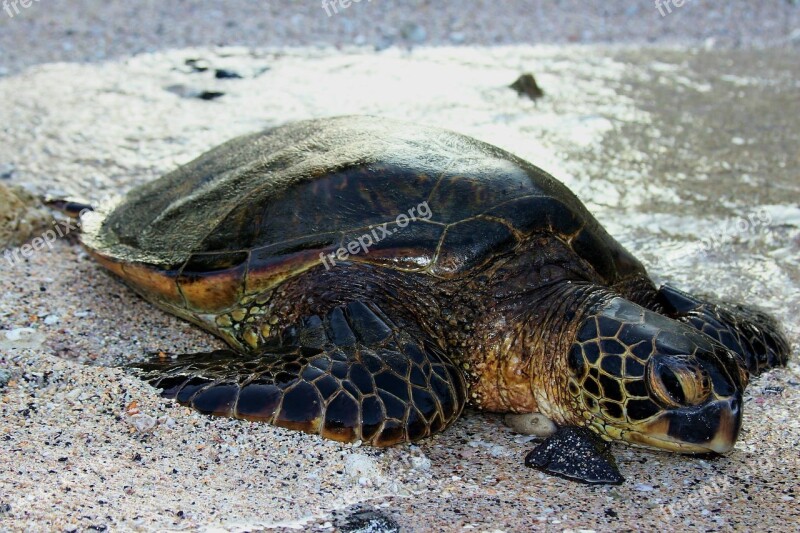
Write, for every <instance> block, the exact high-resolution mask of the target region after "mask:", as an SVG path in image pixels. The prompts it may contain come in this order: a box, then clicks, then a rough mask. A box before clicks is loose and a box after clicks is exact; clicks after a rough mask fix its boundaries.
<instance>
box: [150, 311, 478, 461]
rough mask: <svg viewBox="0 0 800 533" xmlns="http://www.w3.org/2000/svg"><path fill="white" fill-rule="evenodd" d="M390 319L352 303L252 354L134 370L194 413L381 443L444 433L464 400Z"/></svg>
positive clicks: (459, 388) (447, 365)
mask: <svg viewBox="0 0 800 533" xmlns="http://www.w3.org/2000/svg"><path fill="white" fill-rule="evenodd" d="M378 312H379V311H378ZM388 322H389V321H388V320H384V319H381V318H379V317H378V315H377V314H376V312H373V310H372V309H370V308H369V307H368V306H367V305H365V304H363V303H361V302H354V303H350V304H348V305H347V306H343V307H337V308H335V309H333V310H332V311H331V312H330V313H328V315H327V316H325V317H324V318H320V317H319V316H311V317H308V318H306V319H304V320H302V321H301V323H300V324H298V325H297V326H296V327H294V328H290V329H289V330H287V332H286V334H285V335H284V342H283V345H282V346H277V347H274V348H270V349H267V350H266V351H264V352H262V353H261V354H259V355H256V356H252V355H242V354H239V353H237V352H233V351H230V350H219V351H215V352H210V353H199V354H191V355H182V356H178V358H177V359H170V360H166V361H162V360H156V361H151V362H147V363H142V364H137V365H135V367H136V368H138V369H140V372H141V373H142V377H143V378H144V379H146V380H147V381H149V382H150V383H151V384H152V385H153V386H155V387H157V388H161V389H163V392H162V396H164V397H167V398H175V399H176V400H177V401H178V402H179V403H181V404H182V405H187V406H190V407H192V408H194V409H196V410H198V411H200V412H202V413H206V414H211V415H216V416H227V417H235V418H242V419H246V420H252V421H263V422H267V423H271V424H274V425H276V426H281V427H285V428H289V429H295V430H300V431H305V432H307V433H318V434H320V435H322V436H323V437H326V438H329V439H333V440H337V441H343V442H352V441H357V440H361V441H363V442H364V443H366V444H372V445H374V446H389V445H392V444H396V443H400V442H409V441H416V440H418V439H421V438H423V437H426V436H429V435H431V434H434V433H436V432H438V431H441V430H443V429H444V428H446V427H447V426H448V425H450V424H451V423H452V422H453V421H454V420H455V419H456V418H457V417H458V415H459V414H460V412H461V409H462V408H463V406H464V403H465V397H466V396H465V385H464V380H463V377H462V375H461V373H460V371H459V370H458V369H457V368H456V367H455V366H454V365H453V364H452V363H451V362H450V361H449V360H448V359H447V357H446V356H445V355H444V354H443V353H441V352H440V351H439V350H438V349H436V348H435V347H434V346H433V345H432V344H431V343H427V342H424V341H423V342H420V341H419V340H417V339H415V338H414V337H412V336H411V335H410V334H408V333H406V332H403V331H400V330H398V329H397V328H396V327H395V326H393V325H390V324H388Z"/></svg>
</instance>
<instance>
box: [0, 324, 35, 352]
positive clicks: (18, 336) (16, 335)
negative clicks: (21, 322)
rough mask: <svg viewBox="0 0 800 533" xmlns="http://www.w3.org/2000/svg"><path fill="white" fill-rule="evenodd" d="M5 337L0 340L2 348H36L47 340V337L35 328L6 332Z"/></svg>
mask: <svg viewBox="0 0 800 533" xmlns="http://www.w3.org/2000/svg"><path fill="white" fill-rule="evenodd" d="M4 337H5V338H4V339H0V348H36V347H37V346H40V345H41V344H42V343H43V342H44V340H45V336H44V335H43V334H42V333H40V332H39V331H37V330H35V329H33V328H16V329H12V330H9V331H5V332H4Z"/></svg>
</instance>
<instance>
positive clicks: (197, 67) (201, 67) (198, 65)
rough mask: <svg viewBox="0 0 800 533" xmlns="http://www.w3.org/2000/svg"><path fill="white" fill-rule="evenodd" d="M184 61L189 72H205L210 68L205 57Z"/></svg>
mask: <svg viewBox="0 0 800 533" xmlns="http://www.w3.org/2000/svg"><path fill="white" fill-rule="evenodd" d="M184 63H185V65H186V66H187V67H189V69H190V71H191V72H205V71H207V70H208V69H209V68H211V65H209V63H208V61H206V60H205V59H194V58H193V59H187V60H186V61H185V62H184Z"/></svg>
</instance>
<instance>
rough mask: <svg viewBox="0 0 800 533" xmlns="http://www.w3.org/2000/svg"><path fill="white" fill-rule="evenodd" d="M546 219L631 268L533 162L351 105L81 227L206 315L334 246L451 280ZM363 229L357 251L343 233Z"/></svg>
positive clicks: (151, 283)
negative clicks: (360, 112) (348, 111)
mask: <svg viewBox="0 0 800 533" xmlns="http://www.w3.org/2000/svg"><path fill="white" fill-rule="evenodd" d="M401 215H402V216H405V217H406V218H402V217H400V218H398V217H399V216H401ZM413 218H416V220H413ZM543 232H544V233H549V234H552V235H554V236H557V237H559V238H561V239H563V241H564V242H567V243H569V244H570V245H571V246H572V248H573V250H574V251H575V253H576V254H577V256H579V257H581V258H583V259H585V260H586V261H588V262H589V263H590V264H591V265H593V267H594V268H595V270H596V271H597V272H598V273H599V274H600V275H601V276H602V277H603V278H604V279H606V280H607V281H608V282H609V283H611V282H613V281H614V280H615V279H618V278H619V277H621V276H623V275H625V274H626V273H627V272H629V271H634V270H641V265H640V264H639V263H638V261H636V260H635V259H634V258H633V257H632V256H631V255H630V254H629V253H628V252H627V251H625V249H624V248H622V247H621V246H620V245H619V244H618V243H617V242H616V241H614V240H613V239H612V238H611V237H610V236H609V235H608V234H607V233H606V232H605V230H604V229H603V228H602V227H601V226H600V225H599V224H598V223H597V221H596V220H595V219H594V218H593V217H592V216H591V215H590V214H589V213H588V212H587V210H586V209H585V208H584V207H583V205H582V204H581V202H580V201H579V200H578V199H577V198H576V197H575V196H574V195H573V194H572V193H571V192H570V191H569V190H568V189H567V188H566V187H565V186H564V185H563V184H561V183H560V182H559V181H557V180H556V179H554V178H553V177H551V176H550V175H549V174H547V173H545V172H544V171H542V170H540V169H539V168H537V167H535V166H534V165H532V164H530V163H527V162H525V161H523V160H521V159H519V158H518V157H516V156H514V155H512V154H510V153H508V152H505V151H503V150H500V149H499V148H496V147H494V146H491V145H489V144H486V143H483V142H480V141H477V140H475V139H472V138H470V137H466V136H463V135H459V134H456V133H452V132H449V131H445V130H440V129H436V128H428V127H420V126H416V125H412V124H407V123H403V122H397V121H393V120H388V119H385V118H379V117H369V116H352V117H338V118H329V119H319V120H310V121H304V122H298V123H294V124H289V125H285V126H280V127H277V128H274V129H270V130H267V131H264V132H261V133H256V134H252V135H246V136H243V137H238V138H236V139H233V140H231V141H229V142H227V143H225V144H222V145H220V146H218V147H216V148H214V149H212V150H210V151H209V152H206V153H205V154H203V155H201V156H200V157H198V158H197V159H195V160H194V161H192V162H190V163H188V164H186V165H184V166H182V167H180V168H178V169H177V170H175V171H173V172H171V173H169V174H167V175H165V176H163V177H162V178H160V179H158V180H155V181H153V182H151V183H147V184H145V185H143V186H141V187H138V188H136V189H133V190H132V191H131V192H130V193H129V194H128V195H127V196H126V197H125V198H123V199H122V200H121V201H120V202H118V203H116V204H115V205H110V206H107V207H106V208H104V209H101V210H99V211H98V212H96V213H94V214H91V216H90V217H89V218H88V219H87V220H85V221H84V233H83V237H82V238H83V242H84V244H85V245H86V247H87V248H88V249H89V250H90V252H91V253H92V254H93V255H94V256H95V257H97V258H98V259H99V260H100V261H101V262H102V263H103V264H104V265H105V266H107V267H108V268H110V269H111V270H112V271H114V272H116V273H117V274H119V275H120V276H121V277H123V278H124V279H126V280H127V281H128V282H129V283H130V284H132V285H133V286H134V287H135V288H136V289H137V290H139V291H140V292H142V293H144V294H145V296H148V297H149V298H150V299H151V300H154V301H156V302H157V303H159V302H161V303H166V304H170V305H171V306H176V307H183V308H187V309H192V310H197V311H204V312H214V311H217V310H222V309H227V308H229V307H231V306H233V305H235V304H236V303H237V302H238V301H240V300H241V298H243V297H245V296H246V295H253V294H258V293H260V292H263V291H264V290H267V289H269V288H271V287H274V286H275V285H277V284H280V283H281V282H283V281H285V280H286V279H288V278H290V277H292V276H294V275H297V274H299V273H301V272H305V271H307V270H308V269H310V268H314V267H321V260H320V257H321V256H320V254H323V256H326V257H330V258H331V260H334V261H336V262H337V263H341V262H342V260H341V258H336V253H337V251H338V250H339V249H340V248H343V249H344V250H346V251H347V254H344V255H347V256H348V257H347V258H346V261H347V262H364V263H370V264H373V265H381V266H385V267H387V268H393V269H399V270H404V271H409V272H418V273H424V274H427V275H430V276H435V277H439V278H453V277H456V276H459V275H462V274H464V273H467V272H469V271H470V270H471V269H473V268H475V267H477V266H480V265H481V264H483V263H485V262H487V261H489V260H491V258H492V257H494V256H496V254H498V253H503V252H506V251H508V250H509V249H511V248H513V247H514V246H515V245H516V243H517V242H518V241H519V240H520V239H524V238H525V237H526V236H527V235H530V234H532V233H543ZM366 236H369V240H370V241H372V243H371V245H370V246H369V247H368V250H367V249H366V248H365V247H360V246H358V247H357V246H354V244H353V243H359V242H361V241H359V239H362V240H363V241H364V244H366V241H367V237H366ZM348 247H349V248H348ZM351 251H354V252H355V253H351ZM328 254H333V256H330V255H328ZM344 255H342V256H344Z"/></svg>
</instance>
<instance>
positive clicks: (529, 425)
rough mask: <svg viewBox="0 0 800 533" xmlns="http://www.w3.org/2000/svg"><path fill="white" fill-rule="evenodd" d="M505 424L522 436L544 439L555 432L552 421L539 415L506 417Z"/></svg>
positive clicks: (524, 414) (525, 414) (527, 414)
mask: <svg viewBox="0 0 800 533" xmlns="http://www.w3.org/2000/svg"><path fill="white" fill-rule="evenodd" d="M505 422H506V425H507V426H508V427H510V428H511V429H513V430H514V431H516V432H517V433H522V434H523V435H534V436H536V437H541V438H545V437H549V436H550V435H552V434H553V433H555V432H556V425H555V424H554V423H553V421H552V420H550V419H549V418H547V417H546V416H544V415H543V414H541V413H521V414H513V415H506V417H505Z"/></svg>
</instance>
